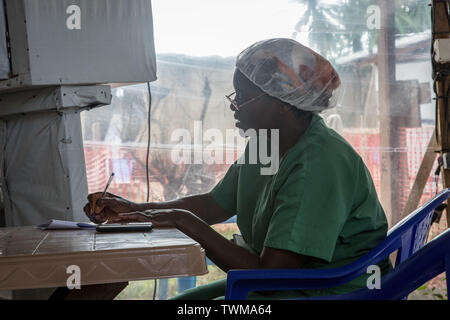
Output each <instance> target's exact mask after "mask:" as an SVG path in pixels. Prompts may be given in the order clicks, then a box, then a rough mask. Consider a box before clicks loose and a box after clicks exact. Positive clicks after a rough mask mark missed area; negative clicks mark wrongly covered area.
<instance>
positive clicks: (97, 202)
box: [83, 192, 138, 223]
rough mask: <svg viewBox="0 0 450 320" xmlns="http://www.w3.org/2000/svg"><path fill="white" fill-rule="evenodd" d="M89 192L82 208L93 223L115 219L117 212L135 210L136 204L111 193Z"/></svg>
mask: <svg viewBox="0 0 450 320" xmlns="http://www.w3.org/2000/svg"><path fill="white" fill-rule="evenodd" d="M102 193H103V192H96V193H91V194H90V195H88V201H89V202H88V203H87V204H86V205H85V206H84V208H83V210H84V212H85V214H86V216H87V217H88V218H89V219H90V220H91V221H92V222H95V223H103V222H105V221H107V220H115V219H116V218H117V217H118V214H119V213H124V212H134V211H137V210H138V208H137V204H136V203H135V202H132V201H129V200H127V199H124V198H122V197H119V196H116V195H114V194H112V193H106V194H105V197H104V198H101V196H102Z"/></svg>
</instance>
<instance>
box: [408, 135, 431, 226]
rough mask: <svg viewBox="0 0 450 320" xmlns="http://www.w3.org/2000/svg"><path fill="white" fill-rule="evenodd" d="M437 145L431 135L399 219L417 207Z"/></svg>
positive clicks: (428, 175)
mask: <svg viewBox="0 0 450 320" xmlns="http://www.w3.org/2000/svg"><path fill="white" fill-rule="evenodd" d="M437 148H438V144H437V142H436V135H435V134H434V133H433V135H432V136H431V139H430V142H429V143H428V147H427V150H426V152H425V155H424V156H423V159H422V163H421V164H420V167H419V171H418V172H417V175H416V179H415V180H414V184H413V186H412V188H411V192H410V193H409V196H408V200H407V201H406V205H405V208H404V209H403V212H402V215H401V217H400V219H403V218H404V217H406V216H407V215H408V214H410V213H411V212H412V211H414V210H415V209H417V207H418V206H419V202H420V198H421V197H422V194H423V189H424V188H425V185H426V184H427V181H428V178H429V177H430V173H431V170H432V169H433V164H434V161H435V160H436V155H437V154H436V150H437Z"/></svg>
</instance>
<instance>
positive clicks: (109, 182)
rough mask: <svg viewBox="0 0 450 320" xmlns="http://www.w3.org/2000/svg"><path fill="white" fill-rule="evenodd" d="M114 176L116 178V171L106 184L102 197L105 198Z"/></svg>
mask: <svg viewBox="0 0 450 320" xmlns="http://www.w3.org/2000/svg"><path fill="white" fill-rule="evenodd" d="M113 178H114V172H113V173H111V176H110V177H109V179H108V183H107V184H106V187H105V190H104V191H103V193H102V196H101V197H100V199H103V197H104V196H105V194H106V190H108V188H109V185H110V184H111V181H112V179H113Z"/></svg>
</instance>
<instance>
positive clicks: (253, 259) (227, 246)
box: [84, 39, 390, 299]
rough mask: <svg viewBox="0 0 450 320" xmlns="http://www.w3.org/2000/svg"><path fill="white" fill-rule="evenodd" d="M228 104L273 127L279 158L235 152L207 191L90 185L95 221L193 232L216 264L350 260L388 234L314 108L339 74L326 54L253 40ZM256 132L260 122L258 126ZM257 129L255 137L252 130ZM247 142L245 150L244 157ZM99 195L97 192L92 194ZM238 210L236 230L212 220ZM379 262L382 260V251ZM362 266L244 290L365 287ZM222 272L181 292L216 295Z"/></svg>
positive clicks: (348, 158) (384, 265)
mask: <svg viewBox="0 0 450 320" xmlns="http://www.w3.org/2000/svg"><path fill="white" fill-rule="evenodd" d="M233 84H234V88H235V90H236V93H235V94H236V96H235V99H234V100H232V99H231V98H230V96H231V95H230V96H227V97H228V98H229V99H230V101H231V105H230V107H231V110H232V111H233V112H234V117H235V118H236V119H237V120H238V122H237V124H236V126H237V127H238V128H240V129H242V130H243V131H244V132H245V131H247V130H249V129H255V130H257V131H258V130H260V129H268V130H274V129H277V130H278V133H279V144H278V152H279V159H280V162H279V168H278V170H277V171H276V172H275V173H274V174H272V175H262V174H261V170H260V169H261V168H262V167H263V165H262V164H261V163H260V162H258V163H256V164H247V163H246V162H245V161H236V162H235V163H234V164H233V165H231V167H230V168H229V170H228V171H227V173H226V175H225V176H224V177H223V179H222V180H221V181H220V182H219V183H218V184H217V185H216V186H215V187H214V188H213V189H212V190H211V191H210V192H208V193H205V194H200V195H194V196H190V197H185V198H181V199H177V200H174V201H169V202H163V203H133V202H130V201H128V200H126V199H123V198H120V197H117V196H114V195H111V194H109V197H108V198H105V199H102V200H98V199H99V198H100V193H96V194H91V195H89V197H88V199H89V203H88V204H87V205H86V207H85V209H84V210H85V212H86V214H87V215H88V216H89V217H91V216H92V217H93V218H92V219H93V221H95V222H101V221H105V220H108V222H152V223H153V224H154V226H155V227H175V228H178V229H179V230H181V231H182V232H184V233H185V234H186V235H188V236H189V237H191V238H193V239H195V240H196V241H198V242H199V243H200V244H201V246H202V247H203V248H204V249H205V251H206V254H207V256H208V257H209V258H210V259H211V260H212V261H213V262H214V263H215V264H216V265H217V266H218V267H219V268H221V269H222V270H224V271H225V272H227V271H228V270H230V269H258V268H273V269H282V268H335V267H338V266H342V265H345V264H348V263H350V262H353V261H355V260H356V259H358V258H360V257H361V256H363V255H364V254H365V253H367V252H368V251H370V250H371V249H373V248H374V247H375V246H376V245H377V244H379V243H380V242H381V241H382V240H383V239H384V238H385V237H386V232H387V222H386V217H385V214H384V212H383V209H382V207H381V205H380V203H379V201H378V198H377V195H376V192H375V188H374V185H373V182H372V179H371V177H370V174H369V171H368V170H367V168H366V166H365V165H364V163H363V161H362V160H361V158H360V157H359V156H358V154H357V153H356V152H355V151H354V150H353V149H352V147H351V146H350V145H349V144H348V143H347V142H346V141H345V140H344V139H343V138H342V137H341V136H340V135H338V134H337V133H336V132H335V131H333V130H331V129H330V128H328V127H327V126H326V125H325V123H324V121H323V120H322V118H321V117H320V116H319V115H318V114H317V113H318V112H320V111H322V110H324V109H326V108H329V107H331V106H333V101H332V100H333V97H334V94H335V90H336V89H337V88H338V87H339V85H340V80H339V76H338V75H337V73H336V71H335V70H334V69H333V67H332V66H331V64H330V63H329V62H328V61H327V60H326V59H324V58H323V57H321V56H320V55H318V54H317V53H315V52H314V51H312V50H311V49H309V48H306V47H304V46H302V45H301V44H300V43H298V42H296V41H294V40H291V39H270V40H265V41H261V42H258V43H255V44H254V45H252V46H251V47H249V48H247V49H246V50H244V51H243V52H242V53H241V54H240V55H239V56H238V58H237V61H236V71H235V74H234V78H233ZM258 132H259V131H258ZM258 138H259V136H256V137H253V138H252V139H258ZM250 151H251V150H250V148H249V144H247V147H246V150H245V152H244V154H243V155H242V157H245V158H247V157H249V152H250ZM97 200H98V201H97ZM234 214H237V224H238V227H239V229H240V231H241V233H242V237H241V238H236V239H235V241H229V240H227V239H225V238H224V237H222V236H221V235H220V234H218V233H217V232H216V231H214V230H213V229H212V228H211V227H210V225H212V224H216V223H219V222H223V221H225V220H227V219H228V218H230V217H232V216H233V215H234ZM379 266H380V267H381V270H382V272H383V273H385V272H387V271H388V270H389V267H390V265H389V263H388V260H387V259H386V260H384V261H382V262H381V263H380V264H379ZM367 276H368V275H362V276H360V277H358V278H356V279H355V280H353V281H351V282H350V283H348V284H345V285H342V286H339V287H337V288H331V289H327V290H310V291H286V292H276V293H273V292H272V293H270V294H267V293H256V292H255V293H251V295H250V296H249V298H250V299H251V298H254V299H267V298H268V299H275V298H290V297H301V296H312V295H325V294H327V295H328V294H339V293H345V292H349V291H352V290H356V289H359V288H362V287H364V286H365V285H366V279H367ZM225 286H226V282H225V280H219V281H217V282H214V283H211V284H208V285H205V286H200V287H197V288H194V289H190V290H187V291H185V292H184V293H182V294H180V295H179V296H177V297H176V298H179V299H215V298H220V297H223V296H224V294H225Z"/></svg>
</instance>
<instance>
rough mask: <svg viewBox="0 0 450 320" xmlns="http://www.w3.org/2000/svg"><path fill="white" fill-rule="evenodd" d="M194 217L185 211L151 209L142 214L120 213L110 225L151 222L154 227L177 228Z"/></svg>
mask: <svg viewBox="0 0 450 320" xmlns="http://www.w3.org/2000/svg"><path fill="white" fill-rule="evenodd" d="M190 215H192V213H191V212H190V211H188V210H183V209H150V210H146V211H142V212H127V213H119V214H118V217H117V218H116V219H113V220H109V221H108V223H128V222H151V223H153V226H154V227H162V228H176V227H177V222H180V221H181V220H182V219H183V218H187V217H188V216H190Z"/></svg>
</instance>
